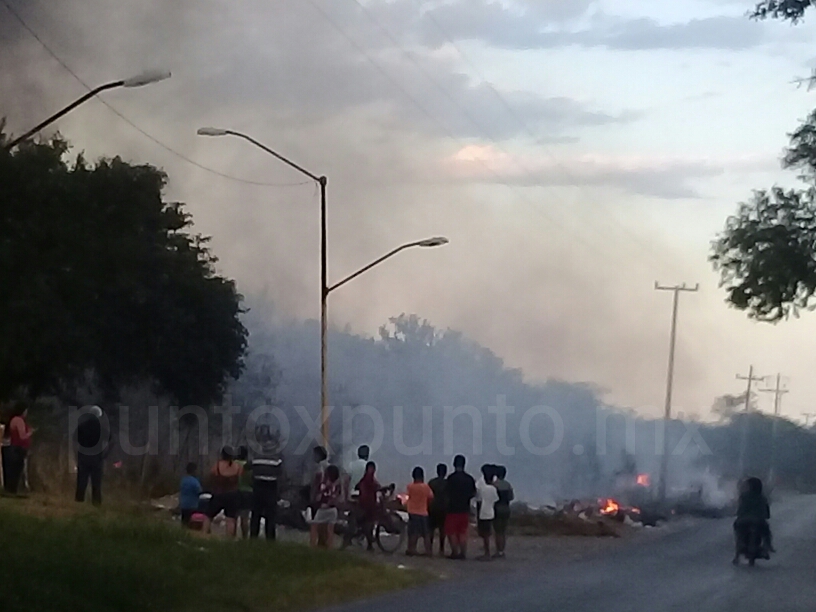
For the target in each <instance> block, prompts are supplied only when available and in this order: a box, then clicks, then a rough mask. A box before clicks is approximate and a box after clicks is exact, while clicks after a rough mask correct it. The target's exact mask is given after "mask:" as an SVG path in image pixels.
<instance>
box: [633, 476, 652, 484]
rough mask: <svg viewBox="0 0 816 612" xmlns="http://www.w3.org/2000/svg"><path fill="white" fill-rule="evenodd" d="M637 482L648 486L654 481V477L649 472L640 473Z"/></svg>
mask: <svg viewBox="0 0 816 612" xmlns="http://www.w3.org/2000/svg"><path fill="white" fill-rule="evenodd" d="M637 483H638V486H639V487H648V486H649V485H650V484H651V483H652V479H651V478H649V475H648V474H638V476H637Z"/></svg>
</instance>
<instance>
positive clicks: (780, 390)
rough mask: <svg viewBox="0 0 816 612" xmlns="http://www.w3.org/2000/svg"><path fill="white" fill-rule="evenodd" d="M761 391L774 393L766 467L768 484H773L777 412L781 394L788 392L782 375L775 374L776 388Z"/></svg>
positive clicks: (780, 402)
mask: <svg viewBox="0 0 816 612" xmlns="http://www.w3.org/2000/svg"><path fill="white" fill-rule="evenodd" d="M760 391H762V392H763V393H773V394H774V418H773V423H772V424H771V462H770V466H769V467H768V484H769V485H770V486H773V483H774V480H775V478H776V471H775V468H776V434H777V431H778V429H779V412H780V410H781V404H782V395H784V394H785V393H787V392H788V390H787V389H783V388H782V375H781V374H777V375H776V388H775V389H760Z"/></svg>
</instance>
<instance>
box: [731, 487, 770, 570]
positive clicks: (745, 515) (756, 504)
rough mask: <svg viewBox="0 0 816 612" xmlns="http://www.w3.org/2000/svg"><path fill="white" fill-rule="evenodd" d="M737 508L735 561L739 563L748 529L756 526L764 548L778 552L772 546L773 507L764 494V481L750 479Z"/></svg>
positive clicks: (741, 494)
mask: <svg viewBox="0 0 816 612" xmlns="http://www.w3.org/2000/svg"><path fill="white" fill-rule="evenodd" d="M741 488H742V491H741V493H740V497H739V505H738V507H737V518H736V520H735V521H734V536H735V545H736V548H735V550H734V560H733V563H734V564H735V565H736V564H737V563H739V556H740V549H741V548H742V546H741V544H742V542H744V541H745V537H746V536H747V534H748V529H749V528H750V527H751V526H753V525H756V526H757V527H758V528H759V531H760V534H761V536H762V540H763V548H767V549H768V550H769V551H770V552H776V551H775V550H774V548H773V546H772V544H771V529H770V526H769V525H768V520H769V519H770V518H771V507H770V505H769V504H768V499H767V498H766V497H765V495H764V494H763V493H762V481H761V480H760V479H759V478H755V477H752V478H748V479H747V480H746V481H745V482H744V483H743V487H741Z"/></svg>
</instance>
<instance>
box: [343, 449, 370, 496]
mask: <svg viewBox="0 0 816 612" xmlns="http://www.w3.org/2000/svg"><path fill="white" fill-rule="evenodd" d="M370 455H371V450H370V449H369V448H368V446H366V445H363V446H361V447H360V448H358V449H357V458H356V459H352V460H351V461H349V463H348V465H347V466H346V473H347V474H348V479H349V480H348V496H349V498H352V497H356V496H357V493H356V489H355V487H356V486H357V485H358V484H359V483H360V481H361V480H362V479H363V476H365V471H366V464H367V463H368V460H369V456H370Z"/></svg>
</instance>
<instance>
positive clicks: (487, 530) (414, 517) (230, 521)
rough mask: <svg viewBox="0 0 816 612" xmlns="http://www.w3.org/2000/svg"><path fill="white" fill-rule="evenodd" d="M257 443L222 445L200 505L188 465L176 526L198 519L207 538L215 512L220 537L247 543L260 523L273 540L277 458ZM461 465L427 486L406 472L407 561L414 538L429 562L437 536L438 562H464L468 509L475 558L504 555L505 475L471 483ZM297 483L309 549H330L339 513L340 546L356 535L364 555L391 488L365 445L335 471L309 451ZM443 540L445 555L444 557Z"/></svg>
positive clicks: (487, 472)
mask: <svg viewBox="0 0 816 612" xmlns="http://www.w3.org/2000/svg"><path fill="white" fill-rule="evenodd" d="M260 439H265V440H266V443H265V444H264V445H263V447H262V450H261V452H259V453H256V454H255V456H253V457H252V458H251V459H249V458H248V457H247V452H246V449H245V448H243V447H242V448H239V449H238V450H237V451H236V450H233V449H232V448H230V447H225V448H224V449H223V450H222V452H221V457H220V459H219V460H218V461H217V462H216V463H215V465H214V466H213V467H212V470H211V471H210V474H209V476H210V485H211V486H210V493H211V497H210V498H209V500H208V501H207V502H206V503H204V504H202V503H201V502H200V499H201V498H202V491H203V489H202V486H201V483H200V481H199V480H198V478H197V477H196V465H195V464H189V465H188V467H187V475H186V476H185V477H184V478H183V479H182V481H181V487H180V499H179V508H180V510H181V516H182V521H183V523H184V524H186V525H189V524H191V523H193V522H195V520H196V519H195V517H199V520H200V521H201V522H202V523H203V529H204V530H205V531H207V532H209V531H210V525H211V522H212V519H213V518H215V517H216V516H217V515H218V514H219V513H221V512H223V513H224V515H225V517H226V523H227V535H228V536H230V537H235V536H236V535H237V531H238V524H239V522H240V524H241V531H242V534H243V536H244V537H247V536H248V535H249V537H253V538H255V537H258V535H259V532H260V522H261V518H263V519H264V521H265V527H266V529H265V531H266V537H267V539H272V540H274V539H275V520H276V509H277V505H278V500H279V490H278V482H279V479H281V478H282V475H283V460H282V457H281V454H280V449H279V448H278V446H277V445H276V444H274V443H273V442H272V437H271V436H268V435H267V436H266V437H265V438H264V436H263V435H261V436H260ZM465 467H466V459H465V457H464V456H463V455H457V456H456V457H454V460H453V472H451V473H450V474H448V466H447V465H445V464H439V465H437V467H436V477H435V478H433V479H431V480H430V481H429V482H427V483H426V482H425V471H424V469H423V468H422V467H419V466H417V467H415V468H414V469H413V470H412V473H411V478H412V482H411V483H410V484H409V485H408V487H407V496H406V498H405V500H404V502H405V507H406V510H407V512H408V525H407V531H408V548H407V551H406V554H408V555H409V556H413V555H417V554H418V551H417V545H418V543H419V541H420V540H422V541H423V543H424V554H425V555H427V556H432V555H433V548H434V540H435V538H437V537H438V542H439V554H440V556H447V558H449V559H465V558H466V557H467V549H468V533H469V529H470V522H471V514H472V510H473V506H474V505H475V511H476V519H477V522H476V526H477V533H478V536H479V537H480V538H481V540H482V543H483V546H484V550H483V554H482V555H481V556H480V557H479V559H480V560H484V561H488V560H491V559H496V558H499V559H500V558H503V557H504V556H505V548H506V543H507V540H506V535H507V526H508V523H509V520H510V504H511V502H512V501H513V499H514V493H513V487H512V486H511V485H510V483H509V482H508V481H507V479H506V476H507V469H506V468H505V467H503V466H499V465H492V464H487V465H483V466H482V468H481V475H480V477H479V479H478V480H476V479H474V478H473V476H471V475H470V474H468V473H467V472H466V471H465ZM301 484H302V488H301V495H302V498H303V501H304V504H305V507H306V511H305V517H306V520H307V522H308V524H309V527H310V544H311V546H313V547H324V548H333V547H334V535H335V525H336V524H337V523H338V521H339V520H340V512H341V511H344V512H345V513H346V517H347V518H348V526H347V528H346V529H345V531H344V533H343V548H345V547H346V546H348V545H349V544H351V542H352V540H353V538H354V537H355V536H357V535H360V534H361V533H362V535H363V536H364V537H365V540H366V542H367V544H368V549H369V550H372V549H373V544H374V526H375V523H376V521H377V518H378V513H379V512H380V511H381V507H380V500H381V497H380V495H381V494H382V493H385V492H391V493H393V491H394V489H395V486H394V485H393V484H391V485H388V486H382V485H381V484H380V483H379V482H378V480H377V465H376V464H375V463H374V462H373V461H371V460H370V449H369V448H368V446H361V447H359V448H358V449H357V456H356V457H355V458H354V459H352V460H351V461H350V462H348V463H347V464H346V465H345V467H344V469H343V470H342V471H341V469H340V468H339V467H338V466H337V465H334V464H332V463H330V462H329V457H328V453H327V451H326V449H325V448H323V447H322V446H316V447H314V448H313V450H312V461H311V462H310V466H309V467H308V468H307V469H306V471H305V473H304V478H303V481H302V483H301ZM247 524H249V529H248V531H249V534H247ZM446 542H447V543H448V546H449V549H450V553H449V554H447V555H446V547H445V543H446ZM491 542H492V543H493V545H492V546H491ZM491 549H493V554H492V555H491Z"/></svg>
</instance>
